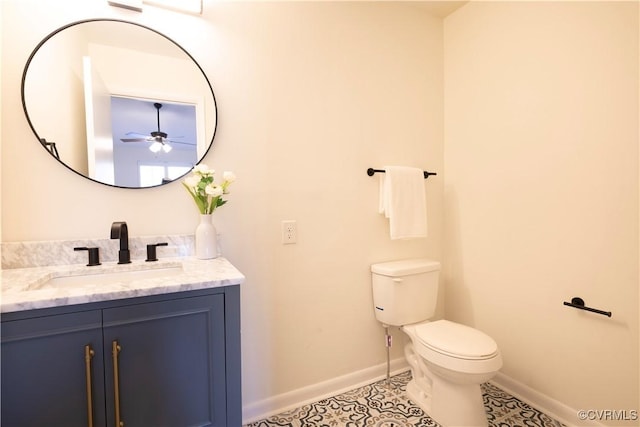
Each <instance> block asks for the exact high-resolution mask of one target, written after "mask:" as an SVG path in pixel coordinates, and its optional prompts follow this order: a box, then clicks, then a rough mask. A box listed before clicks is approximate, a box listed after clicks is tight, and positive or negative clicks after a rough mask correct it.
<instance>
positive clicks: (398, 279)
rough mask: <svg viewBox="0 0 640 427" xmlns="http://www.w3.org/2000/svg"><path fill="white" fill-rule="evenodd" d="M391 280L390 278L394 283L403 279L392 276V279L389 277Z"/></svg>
mask: <svg viewBox="0 0 640 427" xmlns="http://www.w3.org/2000/svg"><path fill="white" fill-rule="evenodd" d="M391 280H392V281H393V282H394V283H402V282H404V280H402V279H401V278H399V277H395V278H393V279H391Z"/></svg>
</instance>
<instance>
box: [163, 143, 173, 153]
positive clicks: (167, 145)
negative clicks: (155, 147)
mask: <svg viewBox="0 0 640 427" xmlns="http://www.w3.org/2000/svg"><path fill="white" fill-rule="evenodd" d="M172 148H173V147H172V146H170V145H169V144H167V143H164V144H162V151H164V152H165V153H168V152H169V151H171V149H172Z"/></svg>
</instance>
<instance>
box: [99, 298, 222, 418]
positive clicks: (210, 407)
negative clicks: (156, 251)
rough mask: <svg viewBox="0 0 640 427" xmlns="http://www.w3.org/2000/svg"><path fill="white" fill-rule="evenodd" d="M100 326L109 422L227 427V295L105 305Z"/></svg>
mask: <svg viewBox="0 0 640 427" xmlns="http://www.w3.org/2000/svg"><path fill="white" fill-rule="evenodd" d="M103 328H104V329H103V331H104V349H103V351H104V360H105V389H106V407H107V425H109V426H112V425H117V422H116V412H119V415H120V421H121V422H123V423H124V425H125V426H126V427H150V426H154V427H195V426H199V427H206V426H211V427H221V426H226V425H227V421H226V405H227V402H226V377H225V371H226V366H225V299H224V293H218V294H213V295H205V296H199V297H190V298H179V299H173V300H169V301H159V302H150V303H143V304H136V305H129V306H124V307H116V308H109V309H105V310H104V311H103ZM114 343H115V344H114ZM114 345H115V346H117V347H116V351H115V353H116V357H115V358H114ZM116 358H117V366H115V363H114V360H115V359H116ZM114 374H116V375H117V381H118V387H117V390H116V387H115V381H116V378H115V375H114ZM116 393H117V394H118V396H117V397H116Z"/></svg>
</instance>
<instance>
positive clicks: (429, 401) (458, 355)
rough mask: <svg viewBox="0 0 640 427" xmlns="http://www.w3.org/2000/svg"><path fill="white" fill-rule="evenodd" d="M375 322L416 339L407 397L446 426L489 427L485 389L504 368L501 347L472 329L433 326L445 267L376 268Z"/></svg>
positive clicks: (405, 263) (408, 353)
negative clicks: (439, 278)
mask: <svg viewBox="0 0 640 427" xmlns="http://www.w3.org/2000/svg"><path fill="white" fill-rule="evenodd" d="M371 272H372V285H373V305H374V310H375V314H376V318H377V319H378V320H379V321H380V322H382V323H383V324H384V325H385V326H399V327H401V329H402V330H403V331H404V332H405V333H406V334H407V335H408V336H409V337H410V338H411V343H410V344H407V345H406V347H405V357H406V358H407V361H408V362H409V365H410V366H411V374H412V376H413V378H412V380H411V381H410V382H409V384H408V385H407V395H408V397H409V399H411V400H412V401H413V402H414V403H416V404H417V405H418V406H419V407H421V408H422V409H423V410H424V411H425V412H426V413H427V414H429V416H430V417H431V418H433V419H434V420H435V421H436V422H438V423H439V424H441V425H442V426H444V427H463V426H473V427H480V426H487V417H486V414H485V411H484V404H483V401H482V391H481V390H480V384H481V383H483V382H486V381H488V380H489V379H491V378H492V377H493V376H494V375H495V374H496V373H497V372H498V370H499V369H500V368H501V367H502V357H501V356H500V351H499V350H498V346H497V344H496V342H495V341H494V340H493V339H492V338H491V337H489V336H488V335H486V334H484V333H482V332H480V331H478V330H476V329H473V328H471V327H469V326H465V325H461V324H459V323H454V322H450V321H448V320H436V321H433V322H430V321H429V320H428V319H430V318H431V317H433V315H434V313H435V308H436V302H437V297H438V275H439V273H440V263H439V262H437V261H432V260H428V259H407V260H401V261H392V262H385V263H380V264H373V265H372V266H371Z"/></svg>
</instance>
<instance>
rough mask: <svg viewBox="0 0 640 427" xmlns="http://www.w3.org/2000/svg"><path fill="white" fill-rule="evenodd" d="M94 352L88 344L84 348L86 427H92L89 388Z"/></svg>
mask: <svg viewBox="0 0 640 427" xmlns="http://www.w3.org/2000/svg"><path fill="white" fill-rule="evenodd" d="M94 354H95V352H94V351H93V350H92V349H91V346H89V345H88V344H87V345H85V346H84V373H85V377H86V378H87V426H88V427H93V391H92V390H93V387H92V386H91V358H92V357H93V355H94Z"/></svg>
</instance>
